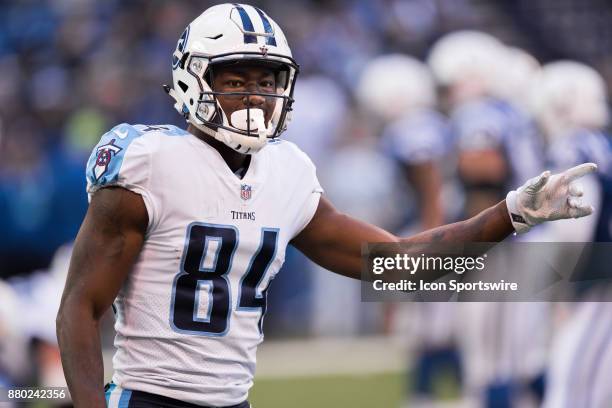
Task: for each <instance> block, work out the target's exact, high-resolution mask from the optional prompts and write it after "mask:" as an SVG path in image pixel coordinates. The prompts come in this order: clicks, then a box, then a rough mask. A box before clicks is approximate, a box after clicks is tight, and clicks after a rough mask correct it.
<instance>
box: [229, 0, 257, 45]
mask: <svg viewBox="0 0 612 408" xmlns="http://www.w3.org/2000/svg"><path fill="white" fill-rule="evenodd" d="M234 6H235V7H236V9H237V10H238V13H240V19H241V20H242V28H244V31H249V32H255V28H254V27H253V22H252V21H251V17H249V15H248V14H247V12H246V10H245V9H244V8H242V6H241V5H240V4H238V3H234ZM244 42H245V44H251V43H255V44H257V37H256V36H255V35H253V34H245V35H244Z"/></svg>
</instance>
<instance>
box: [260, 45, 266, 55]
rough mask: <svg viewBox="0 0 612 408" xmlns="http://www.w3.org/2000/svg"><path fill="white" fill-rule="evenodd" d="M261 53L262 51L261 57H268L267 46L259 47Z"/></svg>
mask: <svg viewBox="0 0 612 408" xmlns="http://www.w3.org/2000/svg"><path fill="white" fill-rule="evenodd" d="M259 51H261V55H263V56H264V57H265V56H266V55H268V47H266V46H265V44H264V45H262V46H261V47H259Z"/></svg>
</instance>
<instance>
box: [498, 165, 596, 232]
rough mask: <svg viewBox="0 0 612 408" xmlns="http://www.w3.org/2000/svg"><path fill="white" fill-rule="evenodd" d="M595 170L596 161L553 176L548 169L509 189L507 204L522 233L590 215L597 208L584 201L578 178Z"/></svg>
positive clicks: (515, 227)
mask: <svg viewBox="0 0 612 408" xmlns="http://www.w3.org/2000/svg"><path fill="white" fill-rule="evenodd" d="M595 170H597V165H596V164H595V163H584V164H581V165H579V166H576V167H572V168H571V169H569V170H566V171H564V172H563V173H560V174H554V175H552V176H551V174H550V171H548V170H547V171H545V172H544V173H542V174H540V175H539V176H537V177H534V178H532V179H530V180H528V181H527V182H526V183H525V184H524V185H523V186H521V187H519V188H518V189H517V190H515V191H511V192H509V193H508V195H507V196H506V206H507V207H508V213H509V214H510V220H511V221H512V225H513V226H514V229H515V230H516V232H518V233H519V234H522V233H524V232H527V231H529V229H530V228H531V227H533V226H534V225H537V224H540V223H542V222H544V221H554V220H559V219H563V218H580V217H584V216H587V215H590V214H591V213H592V212H593V207H592V206H590V205H584V204H583V203H582V200H581V199H580V197H582V187H581V186H580V184H579V183H578V182H577V181H576V180H577V179H579V178H580V177H582V176H584V175H586V174H589V173H592V172H594V171H595Z"/></svg>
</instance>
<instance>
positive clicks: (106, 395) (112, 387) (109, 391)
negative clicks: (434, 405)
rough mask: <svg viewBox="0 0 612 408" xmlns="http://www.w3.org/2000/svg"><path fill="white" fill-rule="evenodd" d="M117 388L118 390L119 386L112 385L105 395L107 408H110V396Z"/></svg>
mask: <svg viewBox="0 0 612 408" xmlns="http://www.w3.org/2000/svg"><path fill="white" fill-rule="evenodd" d="M115 388H117V385H116V384H113V383H111V385H110V387H108V390H106V392H105V393H104V397H105V398H106V406H107V407H108V404H109V400H110V396H111V394H112V393H113V391H114V390H115Z"/></svg>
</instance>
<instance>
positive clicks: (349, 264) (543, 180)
mask: <svg viewBox="0 0 612 408" xmlns="http://www.w3.org/2000/svg"><path fill="white" fill-rule="evenodd" d="M596 168H597V166H596V165H595V164H593V163H586V164H582V165H580V166H576V167H574V168H572V169H569V170H567V171H565V172H563V173H560V174H555V175H551V174H550V172H544V173H542V174H541V175H540V176H538V177H534V178H533V179H531V180H529V181H527V183H525V184H524V185H523V186H522V187H520V188H519V189H518V190H516V191H511V192H510V193H509V194H508V196H507V197H506V200H503V201H501V202H499V203H498V204H496V205H494V206H492V207H489V208H487V209H485V210H484V211H482V212H480V213H479V214H477V215H475V216H474V217H472V218H469V219H467V220H465V221H460V222H456V223H453V224H448V225H443V226H441V227H438V228H434V229H431V230H428V231H424V232H422V233H420V234H417V235H414V236H412V237H406V238H401V237H397V236H395V235H393V234H391V233H390V232H387V231H385V230H383V229H381V228H378V227H376V226H373V225H371V224H368V223H365V222H363V221H359V220H357V219H355V218H352V217H350V216H348V215H346V214H343V213H341V212H340V211H338V210H336V208H334V206H333V205H332V204H331V202H330V201H329V200H327V199H326V198H325V197H321V200H320V202H319V206H318V208H317V210H316V212H315V214H314V216H313V218H312V220H311V221H310V223H309V224H308V225H307V226H306V228H304V230H302V232H300V234H298V235H297V236H296V237H295V238H294V239H293V241H292V242H291V243H292V244H293V245H294V246H295V247H296V248H298V249H299V250H300V251H301V252H303V253H304V254H305V255H306V256H308V257H309V258H310V259H311V260H313V261H314V262H316V263H317V264H319V265H321V266H322V267H324V268H326V269H329V270H331V271H334V272H336V273H339V274H341V275H344V276H348V277H351V278H354V279H360V272H361V262H362V260H361V245H362V244H363V243H368V242H369V243H379V242H389V243H404V244H410V243H415V244H417V243H418V244H420V245H418V246H415V249H414V251H415V254H414V255H415V256H418V255H419V254H420V253H423V251H425V252H426V251H427V245H432V248H433V246H434V245H435V244H437V243H457V242H499V241H502V240H503V239H505V238H506V237H507V236H508V235H510V234H511V233H513V232H514V231H517V232H526V231H527V230H528V229H529V228H530V227H531V226H533V225H536V224H539V223H542V222H545V221H552V220H558V219H564V218H578V217H583V216H586V215H589V214H591V212H592V211H593V208H592V207H591V206H590V205H584V204H583V203H582V202H581V201H580V196H581V195H582V194H581V191H580V188H579V187H578V185H577V184H576V182H575V181H576V180H577V179H578V178H580V177H582V176H584V175H585V174H588V173H591V172H593V171H595V169H596ZM406 251H408V252H410V246H406ZM417 251H418V253H417Z"/></svg>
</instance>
